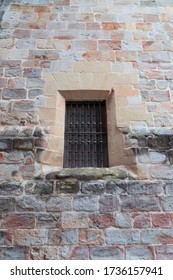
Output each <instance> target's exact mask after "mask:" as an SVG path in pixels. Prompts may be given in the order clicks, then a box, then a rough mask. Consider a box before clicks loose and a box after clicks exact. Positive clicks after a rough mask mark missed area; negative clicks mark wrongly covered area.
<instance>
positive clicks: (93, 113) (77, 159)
mask: <svg viewBox="0 0 173 280" xmlns="http://www.w3.org/2000/svg"><path fill="white" fill-rule="evenodd" d="M64 141H65V142H64V167H66V168H67V167H69V168H75V167H106V166H108V153H107V119H106V102H105V101H67V102H66V117H65V140H64Z"/></svg>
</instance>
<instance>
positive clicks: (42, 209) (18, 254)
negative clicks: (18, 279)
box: [0, 168, 173, 260]
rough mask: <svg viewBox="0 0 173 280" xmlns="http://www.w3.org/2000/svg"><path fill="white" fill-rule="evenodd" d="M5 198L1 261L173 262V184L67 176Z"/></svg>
mask: <svg viewBox="0 0 173 280" xmlns="http://www.w3.org/2000/svg"><path fill="white" fill-rule="evenodd" d="M0 195H1V198H0V213H1V216H0V219H1V220H0V222H1V230H0V259H34V260H35V259H41V260H42V259H92V260H94V259H108V260H109V259H118V260H120V259H127V260H132V259H146V260H153V259H157V260H158V259H173V228H172V224H173V183H172V181H168V180H164V181H163V180H153V181H147V180H143V181H140V180H136V179H135V178H133V177H132V176H131V174H129V173H127V172H126V171H125V170H123V169H118V168H110V169H95V168H89V169H87V170H86V169H85V168H82V169H74V170H73V169H70V170H69V169H66V170H61V171H59V172H52V173H49V174H47V176H46V177H45V178H42V179H37V180H27V181H26V180H25V181H22V182H19V181H13V182H1V184H0Z"/></svg>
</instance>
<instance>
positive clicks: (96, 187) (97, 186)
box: [81, 181, 105, 194]
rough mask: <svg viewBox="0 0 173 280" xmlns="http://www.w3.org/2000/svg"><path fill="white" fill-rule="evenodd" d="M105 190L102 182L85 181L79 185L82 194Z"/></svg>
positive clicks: (97, 192) (99, 192) (100, 192)
mask: <svg viewBox="0 0 173 280" xmlns="http://www.w3.org/2000/svg"><path fill="white" fill-rule="evenodd" d="M104 191H105V186H104V183H103V182H98V181H97V182H89V183H88V182H86V183H82V185H81V192H82V193H84V194H102V193H103V192H104Z"/></svg>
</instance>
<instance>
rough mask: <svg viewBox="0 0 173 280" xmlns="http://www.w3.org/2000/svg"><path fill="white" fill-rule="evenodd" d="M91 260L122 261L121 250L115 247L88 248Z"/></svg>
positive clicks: (122, 254)
mask: <svg viewBox="0 0 173 280" xmlns="http://www.w3.org/2000/svg"><path fill="white" fill-rule="evenodd" d="M90 255H91V260H123V257H124V253H123V250H122V249H121V248H119V247H115V246H95V247H92V248H90Z"/></svg>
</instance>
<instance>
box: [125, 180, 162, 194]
mask: <svg viewBox="0 0 173 280" xmlns="http://www.w3.org/2000/svg"><path fill="white" fill-rule="evenodd" d="M163 186H164V184H163V182H162V181H160V182H159V181H157V182H151V181H141V182H139V181H138V182H137V181H130V182H128V193H129V194H132V195H140V194H141V195H142V194H143V195H161V194H163V193H164V190H163Z"/></svg>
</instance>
